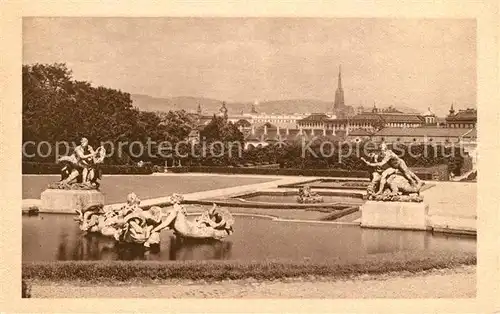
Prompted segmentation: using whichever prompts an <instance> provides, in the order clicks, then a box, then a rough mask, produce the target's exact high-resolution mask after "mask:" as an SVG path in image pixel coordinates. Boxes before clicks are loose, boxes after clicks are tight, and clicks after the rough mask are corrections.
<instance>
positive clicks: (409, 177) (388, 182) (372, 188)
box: [361, 143, 425, 202]
mask: <svg viewBox="0 0 500 314" xmlns="http://www.w3.org/2000/svg"><path fill="white" fill-rule="evenodd" d="M369 158H370V159H371V161H368V160H366V159H364V158H361V159H362V160H363V161H364V162H365V163H366V164H367V165H368V166H371V167H372V168H373V170H372V173H371V182H370V184H369V185H368V187H367V199H368V200H374V201H392V202H422V201H423V197H422V196H421V195H420V190H421V189H422V187H423V186H424V185H425V182H424V181H422V180H420V178H418V177H417V176H416V175H415V174H414V173H413V172H412V171H411V170H410V169H409V168H408V167H407V166H406V163H405V162H404V160H402V159H401V158H399V157H398V156H397V155H396V154H395V153H394V152H393V151H391V150H390V149H388V148H387V146H386V145H385V144H384V143H382V144H381V145H380V152H377V153H371V154H370V155H369Z"/></svg>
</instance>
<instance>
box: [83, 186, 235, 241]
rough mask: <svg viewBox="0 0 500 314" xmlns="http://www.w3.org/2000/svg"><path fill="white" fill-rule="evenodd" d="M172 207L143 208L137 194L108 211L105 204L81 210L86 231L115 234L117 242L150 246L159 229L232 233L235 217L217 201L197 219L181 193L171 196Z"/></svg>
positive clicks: (216, 235) (200, 234)
mask: <svg viewBox="0 0 500 314" xmlns="http://www.w3.org/2000/svg"><path fill="white" fill-rule="evenodd" d="M171 200H172V204H173V205H174V206H173V208H171V209H169V210H168V211H167V212H166V213H165V214H163V213H162V209H161V208H160V207H157V206H153V207H151V208H150V209H148V210H143V209H142V208H141V207H139V205H140V202H141V201H140V199H139V198H138V197H137V195H135V194H134V193H130V194H129V195H127V203H126V204H125V205H124V206H122V207H121V208H119V209H114V210H107V211H106V210H105V209H104V206H103V205H95V206H90V207H88V208H86V209H84V210H81V211H78V210H77V213H78V214H79V216H78V218H76V219H75V220H77V221H79V223H80V229H81V230H82V231H86V232H96V233H101V234H102V235H104V236H109V237H113V238H114V239H115V240H116V241H118V242H125V243H137V244H143V245H144V246H145V247H150V246H151V245H154V244H159V243H160V232H161V231H162V230H163V229H166V228H170V229H173V230H174V232H175V234H176V235H177V236H179V237H183V238H195V239H222V238H225V237H227V236H228V235H230V234H232V233H233V227H232V225H233V223H234V219H233V217H232V215H231V214H230V213H229V212H228V211H227V210H224V209H220V208H218V207H217V206H216V205H215V204H214V206H213V207H212V208H211V209H210V210H207V211H206V212H205V213H203V214H202V216H201V217H200V218H198V219H196V220H195V221H191V220H188V219H187V213H186V211H185V209H184V207H182V206H181V205H180V203H181V202H182V200H183V197H182V195H178V194H174V195H173V196H172V197H171Z"/></svg>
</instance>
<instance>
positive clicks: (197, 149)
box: [22, 63, 461, 170]
mask: <svg viewBox="0 0 500 314" xmlns="http://www.w3.org/2000/svg"><path fill="white" fill-rule="evenodd" d="M22 84H23V90H22V93H23V99H22V103H23V116H22V123H23V125H22V129H23V143H27V142H35V143H39V142H41V141H46V142H49V143H54V144H55V143H57V142H61V141H69V142H75V143H78V141H79V140H80V138H82V137H86V138H88V139H89V141H90V143H91V145H99V143H101V142H104V143H108V144H107V145H111V144H110V143H112V144H113V146H114V154H113V155H112V156H110V157H109V158H107V159H106V163H108V164H116V165H124V164H136V163H137V162H138V161H139V160H140V161H143V162H146V163H148V162H149V163H151V164H156V165H164V164H165V161H166V160H172V162H171V164H178V163H177V162H181V164H182V165H196V166H239V165H244V164H247V163H277V164H279V165H280V167H282V168H302V169H310V168H312V169H324V168H336V169H343V170H364V169H366V166H365V164H364V163H363V162H362V161H361V160H360V158H359V157H360V156H359V155H356V154H351V155H350V156H349V155H347V153H346V150H347V149H351V150H352V149H353V147H352V146H351V147H350V148H349V147H348V146H346V145H347V144H342V143H333V144H334V145H333V146H334V147H335V148H336V149H337V150H338V151H337V152H335V153H332V154H331V155H330V154H326V156H325V154H324V151H320V150H321V149H322V147H321V143H322V138H321V137H319V138H317V139H316V140H315V141H314V142H313V143H312V144H311V145H309V146H310V150H309V151H308V153H306V154H304V151H303V143H301V142H300V141H299V140H297V141H291V142H288V143H286V145H284V144H283V143H281V144H279V145H275V144H273V143H271V144H270V145H268V146H265V147H259V148H252V149H247V150H241V149H239V148H241V147H244V134H243V133H242V132H240V130H238V128H237V126H236V125H234V124H233V123H231V122H229V121H227V120H226V119H225V118H224V117H220V116H215V115H214V116H213V118H212V120H211V121H210V122H209V123H208V124H207V125H206V126H204V127H203V128H201V129H199V125H198V121H197V119H196V117H195V116H193V115H190V114H189V113H188V112H186V111H184V110H180V111H169V112H166V113H164V112H146V111H141V110H139V109H138V108H135V107H134V106H133V102H132V99H131V97H130V94H129V93H126V92H123V91H121V90H116V89H112V88H108V87H103V86H98V87H95V86H92V84H91V83H89V82H86V81H79V80H76V79H74V78H73V77H72V72H71V70H70V69H68V68H67V66H66V65H65V64H62V63H56V64H33V65H23V67H22ZM193 130H199V137H200V138H201V139H202V140H203V141H204V142H205V144H206V145H205V146H203V145H195V146H194V147H193V148H191V147H188V146H186V145H184V146H180V147H182V149H181V150H182V151H181V152H180V153H181V155H182V157H175V156H174V158H171V157H165V155H168V153H169V152H168V151H167V152H165V151H164V150H165V148H164V147H159V146H158V145H152V147H151V152H152V154H151V152H148V151H144V152H143V153H142V154H141V153H140V152H137V151H135V152H134V154H128V153H127V152H131V151H134V147H130V145H131V143H132V142H139V143H142V145H144V146H147V145H148V141H149V142H153V143H160V142H163V141H168V142H169V143H171V144H172V145H176V144H177V143H179V142H181V141H185V140H186V139H187V138H188V136H189V134H190V132H191V131H193ZM216 141H217V142H219V143H223V145H226V146H225V147H221V146H218V147H217V148H216V149H215V151H214V150H213V149H212V151H211V152H207V150H208V149H209V147H210V144H211V143H214V142H216ZM119 143H121V144H120V146H119V145H118V144H119ZM229 143H232V144H234V143H238V144H240V146H239V148H238V146H237V145H236V146H235V145H231V146H229ZM355 145H358V146H360V147H358V148H356V147H355V148H354V149H355V150H356V149H360V148H362V147H363V145H366V143H365V142H362V143H357V144H355ZM23 147H24V146H23ZM117 147H121V149H122V151H120V152H118V151H117V150H116V148H117ZM424 147H425V146H423V145H420V146H417V147H413V148H412V149H413V150H415V149H416V150H417V154H418V150H422V152H423V150H424V149H427V153H428V154H427V155H426V156H422V157H419V158H415V157H411V156H410V155H408V154H404V155H405V156H404V159H405V161H406V162H407V164H408V165H409V166H429V165H437V164H443V163H454V165H455V166H457V165H459V164H460V158H461V157H453V158H451V157H449V153H450V149H448V150H442V149H437V148H435V146H433V147H430V148H424ZM105 148H106V149H107V150H108V151H109V148H107V147H105ZM135 148H136V150H137V149H139V147H138V146H136V147H135ZM166 149H167V150H169V149H170V150H171V148H166ZM238 149H239V150H238ZM404 149H408V148H404ZM404 149H403V150H404ZM26 150H27V153H28V155H31V156H33V155H34V157H31V158H29V160H28V159H27V158H26V156H24V155H23V161H35V162H53V161H54V159H53V158H54V154H55V152H54V151H52V152H51V153H52V154H51V155H49V156H45V157H42V156H39V155H37V154H34V153H35V151H34V150H35V147H34V146H33V145H32V146H26ZM237 150H238V151H237ZM429 150H430V151H429ZM434 150H436V151H434ZM311 151H312V152H313V153H310V152H311ZM361 151H363V149H361ZM429 152H430V153H429ZM214 153H215V154H214ZM315 153H317V154H315ZM131 155H133V156H131ZM173 159H177V160H173ZM174 161H175V163H174Z"/></svg>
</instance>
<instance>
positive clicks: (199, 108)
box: [196, 104, 202, 116]
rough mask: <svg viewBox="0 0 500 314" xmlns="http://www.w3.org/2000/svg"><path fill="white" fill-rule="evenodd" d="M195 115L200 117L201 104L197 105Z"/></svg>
mask: <svg viewBox="0 0 500 314" xmlns="http://www.w3.org/2000/svg"><path fill="white" fill-rule="evenodd" d="M196 113H198V115H199V116H201V113H202V111H201V104H198V109H197V110H196Z"/></svg>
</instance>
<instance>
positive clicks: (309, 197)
mask: <svg viewBox="0 0 500 314" xmlns="http://www.w3.org/2000/svg"><path fill="white" fill-rule="evenodd" d="M297 203H300V204H313V203H323V197H322V196H321V195H318V194H317V193H316V192H313V191H311V187H310V186H309V185H305V186H303V187H301V188H299V195H298V196H297Z"/></svg>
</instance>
